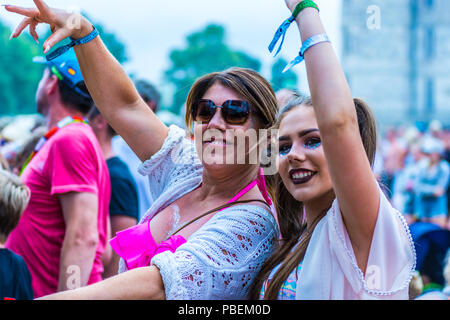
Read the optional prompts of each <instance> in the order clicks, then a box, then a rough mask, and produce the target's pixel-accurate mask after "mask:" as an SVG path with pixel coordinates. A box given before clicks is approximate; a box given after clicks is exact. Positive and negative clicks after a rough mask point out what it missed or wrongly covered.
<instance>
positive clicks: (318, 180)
mask: <svg viewBox="0 0 450 320" xmlns="http://www.w3.org/2000/svg"><path fill="white" fill-rule="evenodd" d="M300 3H301V1H298V0H286V4H287V6H288V8H289V9H290V10H291V11H294V8H297V7H298V5H299V4H300ZM310 3H311V2H310ZM296 21H297V24H298V27H299V30H300V32H301V37H302V42H303V43H308V39H311V38H312V37H314V36H316V37H317V35H324V34H325V30H324V28H323V26H322V22H321V20H320V16H319V13H318V10H317V9H316V8H312V7H308V8H306V9H304V10H302V11H300V13H299V15H298V16H297V19H296ZM322 38H324V37H322ZM312 39H314V38H312ZM304 60H305V63H306V69H307V74H308V80H309V88H310V91H311V96H312V98H311V99H307V98H303V97H300V96H296V97H294V98H293V99H292V100H291V101H290V102H289V103H288V105H287V106H286V107H284V108H283V109H282V110H281V112H280V114H279V116H278V120H277V122H276V125H275V127H276V128H278V129H279V138H278V139H279V152H278V161H277V163H278V172H279V174H278V177H277V178H278V180H279V184H278V185H277V189H276V192H275V199H276V209H277V214H278V222H279V225H280V231H281V236H282V237H281V238H282V241H281V243H280V246H279V247H278V248H277V250H276V251H275V252H274V254H273V255H272V256H271V258H269V259H268V260H267V261H266V263H265V264H264V266H263V268H262V269H261V272H260V274H259V275H258V277H257V280H256V281H255V285H254V287H253V289H252V294H251V297H252V298H253V299H282V300H290V299H314V300H328V299H337V300H353V299H408V289H409V282H410V280H411V277H412V275H413V272H414V269H415V254H414V246H413V244H412V240H411V236H410V234H409V229H408V226H407V225H406V222H405V221H404V219H403V217H402V215H401V214H400V213H399V212H398V211H396V210H395V209H393V207H392V206H391V205H390V203H389V202H388V200H387V198H386V196H385V195H384V194H383V193H382V191H381V189H380V187H379V185H378V183H377V181H376V179H375V177H374V174H373V172H372V168H371V164H373V161H374V157H375V152H376V138H377V134H376V128H375V121H374V118H373V116H372V114H371V112H370V109H369V107H368V106H367V105H366V104H365V103H364V102H363V101H361V100H359V99H355V100H354V99H353V98H352V95H351V92H350V89H349V86H348V84H347V81H346V79H345V75H344V73H343V71H342V69H341V67H340V65H339V62H338V59H337V57H336V55H335V53H334V51H333V48H332V46H331V45H330V43H329V41H325V42H319V43H317V44H315V45H313V46H311V47H310V48H309V49H307V50H306V52H305V51H304Z"/></svg>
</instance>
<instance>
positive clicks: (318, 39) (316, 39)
mask: <svg viewBox="0 0 450 320" xmlns="http://www.w3.org/2000/svg"><path fill="white" fill-rule="evenodd" d="M322 42H331V41H330V38H328V35H326V34H325V33H324V34H318V35H315V36H312V37H311V38H309V39H308V40H306V41H305V42H304V43H303V45H302V48H301V49H300V53H299V55H298V56H297V57H296V58H295V59H294V60H292V61H291V62H289V64H288V65H287V66H286V68H284V70H283V73H285V72H287V71H288V70H290V69H291V68H293V67H294V66H296V65H297V64H299V63H302V62H303V60H305V52H306V51H307V50H308V49H309V48H311V47H312V46H315V45H316V44H319V43H322Z"/></svg>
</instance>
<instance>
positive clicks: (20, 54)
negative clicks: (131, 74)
mask: <svg viewBox="0 0 450 320" xmlns="http://www.w3.org/2000/svg"><path fill="white" fill-rule="evenodd" d="M90 21H92V20H90ZM94 24H95V26H96V28H97V29H98V30H99V33H100V35H101V37H102V40H103V41H104V43H105V45H106V46H107V47H108V49H109V50H110V51H111V53H112V54H113V55H114V56H115V57H116V59H117V60H118V61H119V62H120V63H124V62H126V61H127V53H126V47H125V45H124V44H123V43H122V42H121V41H120V40H119V39H118V38H117V37H116V35H115V34H114V33H112V32H110V31H109V30H107V28H105V27H104V26H103V25H101V24H99V23H94ZM11 32H12V30H11V28H10V27H8V26H6V25H4V24H3V23H2V22H1V21H0V55H1V59H0V88H1V90H0V115H16V114H30V113H35V112H36V107H35V104H36V103H35V95H36V89H37V86H38V83H39V80H40V79H41V77H42V71H43V66H42V65H39V64H36V63H33V57H35V56H40V55H43V53H42V45H43V42H44V41H45V39H47V38H48V37H49V36H50V34H51V31H50V29H48V31H47V33H46V34H45V35H44V36H40V45H36V43H35V42H34V40H33V39H32V38H31V36H30V35H29V33H28V31H25V32H24V33H23V34H22V35H21V36H20V37H18V38H16V39H12V40H9V37H10V35H11ZM65 42H66V43H67V42H69V40H65ZM59 46H60V44H59V45H58V47H59Z"/></svg>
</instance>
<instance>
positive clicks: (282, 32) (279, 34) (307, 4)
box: [269, 0, 320, 57]
mask: <svg viewBox="0 0 450 320" xmlns="http://www.w3.org/2000/svg"><path fill="white" fill-rule="evenodd" d="M306 8H315V9H317V11H320V10H319V7H318V6H317V4H316V3H315V2H314V1H312V0H305V1H302V2H300V3H299V4H297V6H296V7H295V9H294V11H293V12H292V16H290V17H289V18H288V19H287V20H285V21H284V22H283V23H282V24H281V26H280V27H279V28H278V29H277V31H276V32H275V36H274V37H273V39H272V42H271V43H270V45H269V52H270V53H272V51H273V49H274V48H275V46H276V44H277V43H278V41H279V40H280V38H282V39H281V43H280V46H279V47H278V50H277V52H276V53H275V55H274V57H276V56H277V55H278V53H280V51H281V48H282V47H283V43H284V38H285V37H286V31H287V30H288V29H289V27H290V25H291V24H292V22H294V21H295V19H297V16H298V15H299V14H300V12H301V11H302V10H303V9H306Z"/></svg>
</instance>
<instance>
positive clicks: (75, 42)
mask: <svg viewBox="0 0 450 320" xmlns="http://www.w3.org/2000/svg"><path fill="white" fill-rule="evenodd" d="M93 28H94V30H93V31H92V32H91V33H89V34H88V35H87V36H85V37H83V38H80V39H73V38H70V40H71V42H70V43H69V44H66V45H65V46H62V47H59V48H58V49H56V50H55V51H53V52H52V53H50V54H48V55H47V56H46V57H45V58H46V59H47V61H52V60H54V59H56V58H58V57H59V56H61V55H63V54H64V53H66V52H67V51H69V50H70V49H71V48H72V47H75V46H78V45H80V44H85V43H88V42H90V41H92V40H94V39H95V38H97V37H98V35H99V33H98V30H97V29H96V28H95V27H94V26H93Z"/></svg>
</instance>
